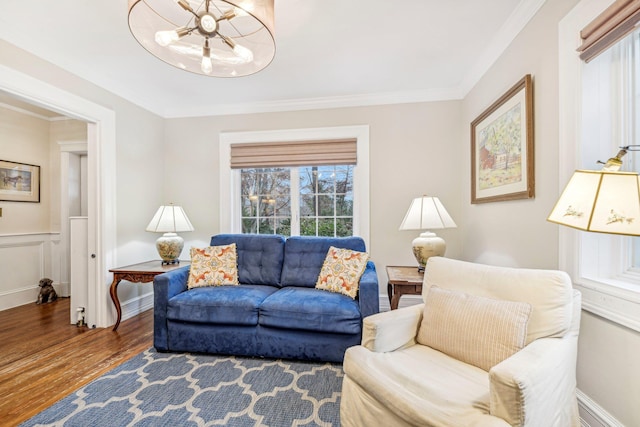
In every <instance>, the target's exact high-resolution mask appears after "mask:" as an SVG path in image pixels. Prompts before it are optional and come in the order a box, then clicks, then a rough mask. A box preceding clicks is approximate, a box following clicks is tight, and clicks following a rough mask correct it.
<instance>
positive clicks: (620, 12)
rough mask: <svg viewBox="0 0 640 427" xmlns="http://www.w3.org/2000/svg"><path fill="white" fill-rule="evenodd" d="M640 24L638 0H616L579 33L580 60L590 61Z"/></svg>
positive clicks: (639, 3) (639, 1)
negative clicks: (580, 42) (580, 39)
mask: <svg viewBox="0 0 640 427" xmlns="http://www.w3.org/2000/svg"><path fill="white" fill-rule="evenodd" d="M638 22H640V0H617V1H615V2H614V3H613V4H612V5H611V6H609V7H608V8H607V9H605V10H604V12H602V13H601V14H600V15H598V16H597V17H596V18H595V19H594V20H593V21H591V22H590V23H589V25H587V26H586V27H584V28H583V29H582V31H580V37H581V38H582V44H581V45H580V47H579V48H578V52H580V59H582V60H584V61H585V62H589V61H591V60H592V59H593V58H595V57H596V56H597V55H599V54H600V53H601V52H603V51H605V50H607V49H608V48H609V47H611V46H612V45H613V44H615V43H616V42H617V41H618V40H620V39H622V38H623V37H624V36H626V35H627V34H629V33H630V32H631V31H633V30H634V29H635V28H636V26H637V25H638Z"/></svg>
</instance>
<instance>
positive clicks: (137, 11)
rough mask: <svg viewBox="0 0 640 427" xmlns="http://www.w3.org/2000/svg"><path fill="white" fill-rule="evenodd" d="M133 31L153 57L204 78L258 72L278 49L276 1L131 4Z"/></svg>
mask: <svg viewBox="0 0 640 427" xmlns="http://www.w3.org/2000/svg"><path fill="white" fill-rule="evenodd" d="M129 28H130V30H131V33H132V34H133V36H134V37H135V38H136V40H137V41H138V43H140V44H141V45H142V47H144V48H145V49H146V50H147V51H149V52H150V53H151V54H152V55H154V56H156V57H158V58H159V59H161V60H163V61H164V62H166V63H168V64H170V65H173V66H174V67H177V68H180V69H182V70H186V71H190V72H193V73H197V74H202V75H205V76H212V77H241V76H247V75H250V74H253V73H257V72H258V71H260V70H262V69H263V68H265V67H266V66H267V65H269V64H270V63H271V61H272V60H273V56H274V55H275V50H276V47H275V41H274V39H273V0H224V1H222V0H129Z"/></svg>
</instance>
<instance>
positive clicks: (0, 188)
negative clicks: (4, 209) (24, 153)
mask: <svg viewBox="0 0 640 427" xmlns="http://www.w3.org/2000/svg"><path fill="white" fill-rule="evenodd" d="M0 201H7V202H35V203H39V202H40V166H36V165H28V164H26V163H16V162H10V161H7V160H0Z"/></svg>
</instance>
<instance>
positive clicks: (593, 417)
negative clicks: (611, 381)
mask: <svg viewBox="0 0 640 427" xmlns="http://www.w3.org/2000/svg"><path fill="white" fill-rule="evenodd" d="M576 395H577V396H578V411H579V412H580V425H581V426H583V427H624V425H623V424H622V423H621V422H620V421H618V420H617V419H615V418H614V417H613V415H611V414H610V413H608V412H607V411H606V410H604V409H603V408H602V407H601V406H600V405H598V404H597V403H596V402H595V401H593V400H592V399H591V398H590V397H589V396H587V395H586V394H584V393H583V392H582V391H580V390H577V391H576Z"/></svg>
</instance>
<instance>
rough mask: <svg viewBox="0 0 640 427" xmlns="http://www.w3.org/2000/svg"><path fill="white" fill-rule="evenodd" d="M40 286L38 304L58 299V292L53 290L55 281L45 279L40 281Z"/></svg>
mask: <svg viewBox="0 0 640 427" xmlns="http://www.w3.org/2000/svg"><path fill="white" fill-rule="evenodd" d="M38 286H40V294H38V300H37V301H36V304H43V303H47V302H54V301H55V300H57V299H58V294H57V293H56V290H55V289H53V280H51V279H48V278H46V277H45V278H44V279H40V283H39V284H38Z"/></svg>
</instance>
